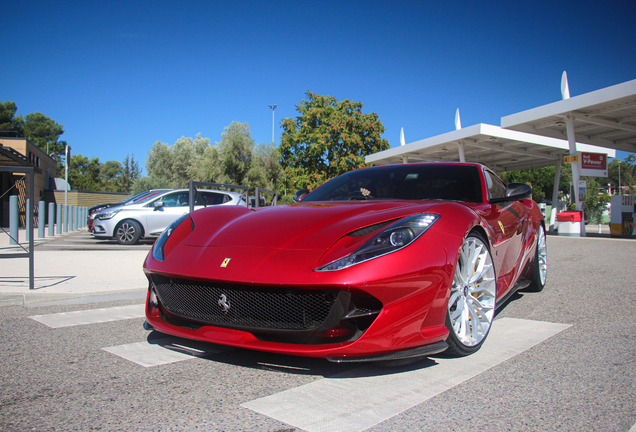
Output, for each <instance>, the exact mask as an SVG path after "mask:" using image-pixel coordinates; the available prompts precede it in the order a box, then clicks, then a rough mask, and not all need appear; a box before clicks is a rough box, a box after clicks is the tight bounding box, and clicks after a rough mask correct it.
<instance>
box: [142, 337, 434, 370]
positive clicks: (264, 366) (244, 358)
mask: <svg viewBox="0 0 636 432" xmlns="http://www.w3.org/2000/svg"><path fill="white" fill-rule="evenodd" d="M147 341H148V343H150V344H158V345H160V346H162V347H163V348H166V349H169V350H171V351H176V352H181V353H185V354H189V355H193V356H195V357H199V358H202V359H205V360H209V361H213V362H219V363H225V364H228V365H232V366H241V367H246V368H251V369H258V370H268V371H273V372H280V373H287V374H294V375H307V376H322V377H324V378H338V377H346V378H356V377H368V376H380V375H391V374H397V373H402V372H407V371H411V370H416V369H422V368H427V367H431V366H434V365H436V364H437V362H436V361H435V360H434V359H431V358H429V357H419V358H416V359H408V360H402V361H386V362H363V363H333V362H330V361H328V360H326V359H324V358H313V357H299V356H292V355H284V354H275V353H268V352H263V351H255V350H248V349H242V348H233V347H226V346H221V345H215V344H211V343H205V342H198V341H193V340H189V339H182V338H178V337H173V336H167V335H165V334H163V333H159V332H157V331H154V330H153V331H151V332H150V333H149V334H148V338H147Z"/></svg>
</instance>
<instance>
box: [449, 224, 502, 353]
mask: <svg viewBox="0 0 636 432" xmlns="http://www.w3.org/2000/svg"><path fill="white" fill-rule="evenodd" d="M496 297H497V278H496V276H495V266H494V264H493V261H492V256H491V255H490V249H489V248H488V244H487V242H486V240H484V238H483V237H482V236H481V235H480V234H479V233H476V232H473V233H470V234H469V235H468V237H467V238H466V240H465V241H464V244H463V246H462V248H461V250H460V251H459V257H458V259H457V265H456V267H455V275H454V277H453V283H452V285H451V291H450V296H449V298H448V309H447V311H446V327H447V328H448V330H449V332H450V334H449V335H448V339H447V340H446V343H448V350H446V353H447V354H449V355H454V356H465V355H469V354H472V353H474V352H476V351H478V350H479V348H481V345H482V344H483V343H484V341H485V340H486V336H488V332H489V331H490V326H491V324H492V320H493V318H494V316H495V300H496Z"/></svg>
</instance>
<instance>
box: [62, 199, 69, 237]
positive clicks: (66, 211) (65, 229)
mask: <svg viewBox="0 0 636 432" xmlns="http://www.w3.org/2000/svg"><path fill="white" fill-rule="evenodd" d="M67 232H68V206H67V205H65V206H64V221H62V233H64V234H66V233H67Z"/></svg>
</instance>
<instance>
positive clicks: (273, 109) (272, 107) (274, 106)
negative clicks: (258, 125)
mask: <svg viewBox="0 0 636 432" xmlns="http://www.w3.org/2000/svg"><path fill="white" fill-rule="evenodd" d="M277 106H278V105H268V107H270V108H271V109H272V144H274V111H275V110H276V107H277Z"/></svg>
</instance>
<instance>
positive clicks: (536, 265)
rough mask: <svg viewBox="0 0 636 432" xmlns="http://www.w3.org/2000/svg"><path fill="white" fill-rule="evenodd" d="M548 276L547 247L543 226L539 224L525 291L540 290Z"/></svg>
mask: <svg viewBox="0 0 636 432" xmlns="http://www.w3.org/2000/svg"><path fill="white" fill-rule="evenodd" d="M547 277H548V247H547V245H546V241H545V228H544V227H543V225H539V233H538V234H537V247H536V248H535V251H534V262H533V263H532V269H531V270H530V278H529V279H530V285H529V286H528V288H526V289H525V291H530V292H541V291H543V287H545V283H546V280H547Z"/></svg>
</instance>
